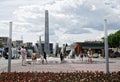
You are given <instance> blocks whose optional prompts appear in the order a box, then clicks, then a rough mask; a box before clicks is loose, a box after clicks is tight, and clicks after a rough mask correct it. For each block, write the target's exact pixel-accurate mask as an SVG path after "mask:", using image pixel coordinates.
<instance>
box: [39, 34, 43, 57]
mask: <svg viewBox="0 0 120 82" xmlns="http://www.w3.org/2000/svg"><path fill="white" fill-rule="evenodd" d="M41 54H42V45H41V36H39V56H40V55H41Z"/></svg>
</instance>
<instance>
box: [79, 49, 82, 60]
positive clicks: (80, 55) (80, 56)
mask: <svg viewBox="0 0 120 82" xmlns="http://www.w3.org/2000/svg"><path fill="white" fill-rule="evenodd" d="M79 58H80V59H81V60H82V61H83V54H82V52H81V51H80V54H79Z"/></svg>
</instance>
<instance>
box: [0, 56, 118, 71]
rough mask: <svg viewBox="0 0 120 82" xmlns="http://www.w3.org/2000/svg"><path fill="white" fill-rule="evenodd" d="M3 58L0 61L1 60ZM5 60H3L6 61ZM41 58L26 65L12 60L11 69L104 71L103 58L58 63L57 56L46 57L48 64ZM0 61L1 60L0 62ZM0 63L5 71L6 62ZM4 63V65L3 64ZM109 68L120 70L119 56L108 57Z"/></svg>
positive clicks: (0, 67)
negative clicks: (89, 62)
mask: <svg viewBox="0 0 120 82" xmlns="http://www.w3.org/2000/svg"><path fill="white" fill-rule="evenodd" d="M3 60H4V59H2V60H1V61H2V62H3ZM6 61H7V60H4V62H6ZM30 61H31V59H27V62H30ZM40 61H41V60H39V59H38V62H37V63H36V64H29V63H27V65H26V66H22V65H21V59H19V60H12V65H11V71H12V72H14V71H17V72H27V71H38V72H43V71H44V72H48V71H49V72H61V71H62V72H74V71H82V70H84V71H87V70H89V71H104V72H106V64H105V59H103V58H94V59H93V63H92V64H88V63H87V58H84V61H81V60H80V59H78V58H76V59H65V61H64V63H60V59H59V58H51V57H49V58H48V64H44V65H43V64H41V63H40ZM0 63H1V62H0ZM3 64H4V65H3V66H2V64H0V72H3V71H4V72H7V64H6V63H3ZM5 64H6V65H5ZM109 70H110V72H113V71H120V58H117V59H115V58H112V59H109Z"/></svg>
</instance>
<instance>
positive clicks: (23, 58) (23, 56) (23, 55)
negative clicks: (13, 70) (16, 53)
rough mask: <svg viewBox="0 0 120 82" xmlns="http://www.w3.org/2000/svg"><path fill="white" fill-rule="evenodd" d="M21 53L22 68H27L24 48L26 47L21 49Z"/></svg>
mask: <svg viewBox="0 0 120 82" xmlns="http://www.w3.org/2000/svg"><path fill="white" fill-rule="evenodd" d="M20 53H21V56H22V66H25V58H26V49H25V48H24V46H22V48H21V49H20Z"/></svg>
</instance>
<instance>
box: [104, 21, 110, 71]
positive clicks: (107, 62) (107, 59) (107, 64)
mask: <svg viewBox="0 0 120 82" xmlns="http://www.w3.org/2000/svg"><path fill="white" fill-rule="evenodd" d="M104 32H105V36H104V45H105V59H106V73H109V58H108V37H107V19H104Z"/></svg>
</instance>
